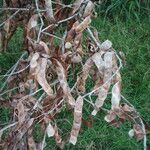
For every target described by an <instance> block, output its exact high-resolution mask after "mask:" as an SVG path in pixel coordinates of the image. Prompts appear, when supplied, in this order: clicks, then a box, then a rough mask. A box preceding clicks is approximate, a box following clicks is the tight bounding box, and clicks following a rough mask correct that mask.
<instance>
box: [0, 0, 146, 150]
mask: <svg viewBox="0 0 150 150" xmlns="http://www.w3.org/2000/svg"><path fill="white" fill-rule="evenodd" d="M94 3H95V2H94V1H91V0H76V1H75V2H74V3H73V4H70V5H65V4H63V2H62V1H61V0H56V1H55V2H54V1H51V0H41V1H38V0H35V1H29V0H26V1H23V0H20V1H19V2H18V1H16V0H11V1H7V0H5V1H4V7H3V10H4V15H3V16H4V20H5V21H4V22H3V23H1V24H0V26H3V28H2V30H1V32H0V46H1V51H6V49H7V44H8V42H9V40H10V38H11V37H12V36H13V34H14V33H15V31H16V29H17V27H19V26H21V27H22V28H23V31H24V37H23V39H24V43H23V49H24V53H23V55H22V56H21V57H20V59H19V60H18V62H17V63H16V64H15V65H14V66H13V67H12V68H11V69H10V70H9V71H8V73H7V74H5V75H4V77H5V78H6V81H5V82H4V83H3V85H2V88H1V94H0V99H1V100H0V104H1V105H2V106H5V107H9V108H11V110H12V113H11V114H12V116H11V124H10V125H8V126H6V127H4V128H3V129H1V130H0V135H1V136H2V134H3V132H4V131H5V130H7V129H9V134H8V135H7V137H6V138H5V139H3V138H1V141H0V147H1V149H8V150H12V149H22V148H23V149H30V150H31V149H34V150H36V149H40V150H41V149H44V147H45V145H46V142H45V137H46V135H47V136H48V137H53V138H54V139H55V141H56V144H57V145H58V146H59V147H60V148H62V149H63V148H64V145H65V143H66V142H68V141H69V142H70V143H72V144H73V145H75V144H76V142H77V137H78V134H79V131H80V128H81V124H82V122H83V120H82V114H83V113H84V112H83V105H84V103H89V104H90V105H91V106H92V108H93V110H92V111H91V115H92V116H95V115H96V114H97V113H98V112H99V111H100V110H104V111H106V112H107V115H106V116H105V118H104V119H105V120H106V121H107V122H108V123H109V124H111V125H113V126H115V127H119V126H120V125H121V124H122V123H123V122H125V121H126V120H129V121H131V122H132V123H133V129H132V130H130V132H129V135H130V136H135V137H136V138H137V139H138V140H141V139H143V138H144V149H145V150H146V130H145V126H144V124H143V121H142V119H141V118H140V116H139V114H138V113H137V112H136V110H135V108H134V107H133V106H132V105H131V104H126V103H124V102H121V100H124V97H123V96H122V95H121V74H120V69H121V68H122V65H123V63H122V62H123V61H124V60H125V58H124V55H123V54H122V55H119V54H117V52H116V51H115V49H114V48H113V44H112V42H111V41H109V40H106V41H104V42H102V41H101V40H99V37H98V33H97V30H96V29H94V30H91V28H90V23H91V20H92V19H94V17H96V16H95V15H94V13H93V11H94ZM59 28H62V29H63V34H62V35H61V34H59V36H58V35H57V34H58V33H59ZM84 33H86V38H87V40H86V41H85V40H84V39H83V36H84ZM56 40H57V42H58V43H59V44H56V43H55V42H56ZM120 56H122V57H121V58H120ZM78 65H81V66H82V68H81V70H80V71H79V72H78V74H77V77H76V78H75V79H76V82H75V84H74V85H73V86H72V87H69V83H68V77H69V76H70V75H71V74H69V73H70V72H69V70H74V69H75V67H76V66H78ZM89 76H90V77H91V78H92V79H93V80H94V82H95V86H94V87H93V89H91V91H90V92H87V91H86V81H87V78H88V77H89ZM39 92H40V93H41V92H42V94H40V96H39V95H38V94H39ZM109 92H110V93H111V109H110V110H106V109H104V108H103V104H104V103H105V100H106V98H107V96H108V94H109ZM93 95H94V96H96V97H97V99H96V101H95V102H93V101H92V96H93ZM64 107H65V108H66V109H68V110H70V113H73V117H74V121H73V123H72V129H71V131H70V134H69V136H68V137H67V140H66V139H65V140H64V139H62V137H61V133H60V132H59V128H58V127H57V124H56V122H55V118H56V116H57V115H59V112H61V109H62V108H64ZM37 122H38V123H39V124H40V125H41V128H42V130H43V132H44V133H45V135H44V138H43V141H41V142H40V143H35V141H34V138H33V126H34V124H35V123H37Z"/></svg>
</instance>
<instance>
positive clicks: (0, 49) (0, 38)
mask: <svg viewBox="0 0 150 150" xmlns="http://www.w3.org/2000/svg"><path fill="white" fill-rule="evenodd" d="M2 48H3V36H2V33H1V32H0V52H1V51H2Z"/></svg>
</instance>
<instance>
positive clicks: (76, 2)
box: [72, 0, 84, 14]
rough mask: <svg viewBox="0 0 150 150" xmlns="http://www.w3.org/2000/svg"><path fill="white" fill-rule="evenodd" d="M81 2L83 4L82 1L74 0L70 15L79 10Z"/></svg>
mask: <svg viewBox="0 0 150 150" xmlns="http://www.w3.org/2000/svg"><path fill="white" fill-rule="evenodd" d="M83 2H84V0H76V1H75V2H74V4H73V11H72V14H74V13H76V12H77V11H78V10H79V8H80V6H81V4H82V3H83Z"/></svg>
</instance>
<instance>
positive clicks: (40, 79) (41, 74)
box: [36, 58, 54, 97]
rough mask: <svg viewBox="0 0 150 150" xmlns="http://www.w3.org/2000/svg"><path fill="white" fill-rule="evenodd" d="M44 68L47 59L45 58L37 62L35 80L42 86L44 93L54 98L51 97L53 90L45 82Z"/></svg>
mask: <svg viewBox="0 0 150 150" xmlns="http://www.w3.org/2000/svg"><path fill="white" fill-rule="evenodd" d="M46 67H47V59H46V58H41V59H40V60H39V61H38V68H37V70H36V73H37V74H36V79H37V81H38V83H39V84H40V85H41V86H42V88H43V89H44V91H45V92H46V93H47V94H48V95H49V96H52V97H53V96H54V95H53V90H52V88H51V87H50V85H49V84H48V82H47V80H46Z"/></svg>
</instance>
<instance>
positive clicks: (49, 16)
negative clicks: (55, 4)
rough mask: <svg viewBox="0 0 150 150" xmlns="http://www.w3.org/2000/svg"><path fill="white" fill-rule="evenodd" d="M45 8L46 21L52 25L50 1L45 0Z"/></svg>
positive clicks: (52, 16) (52, 15)
mask: <svg viewBox="0 0 150 150" xmlns="http://www.w3.org/2000/svg"><path fill="white" fill-rule="evenodd" d="M45 7H46V14H47V18H48V20H49V21H50V22H51V23H52V22H54V21H55V19H54V13H53V8H52V1H51V0H45Z"/></svg>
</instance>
